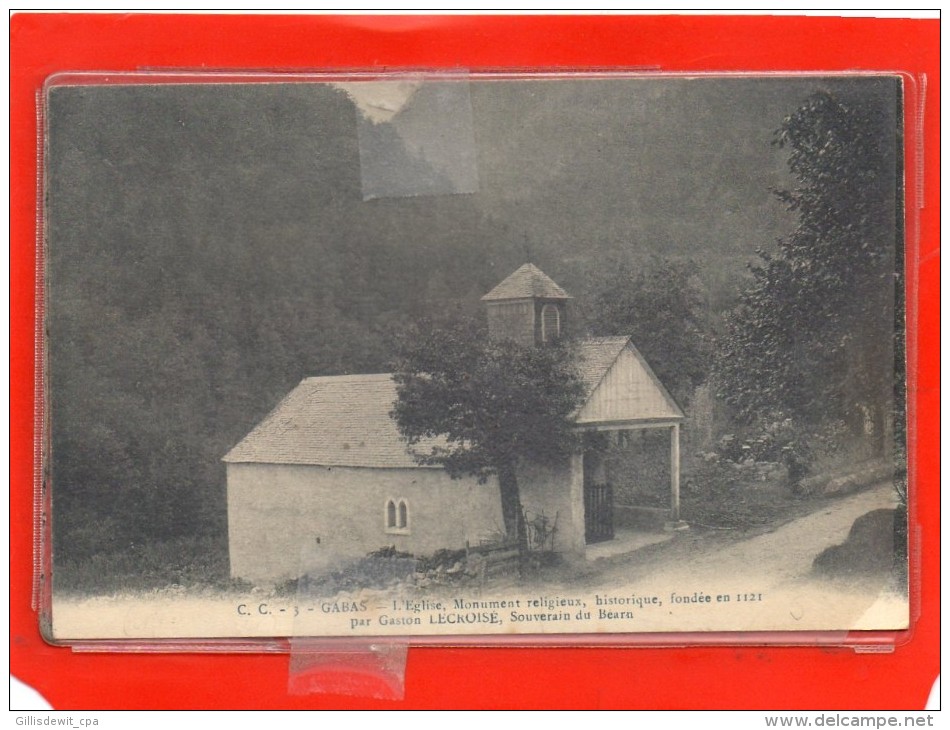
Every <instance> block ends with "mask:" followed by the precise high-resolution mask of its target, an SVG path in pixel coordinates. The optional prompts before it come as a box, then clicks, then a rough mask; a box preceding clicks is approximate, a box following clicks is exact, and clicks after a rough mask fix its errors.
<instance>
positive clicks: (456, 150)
mask: <svg viewBox="0 0 950 730" xmlns="http://www.w3.org/2000/svg"><path fill="white" fill-rule="evenodd" d="M133 81H134V83H133ZM901 109H902V86H901V80H900V78H899V77H897V76H889V75H845V76H830V77H823V76H785V77H782V76H767V77H766V76H763V77H755V76H752V77H750V76H734V77H730V76H716V77H713V76H710V77H679V76H664V75H656V76H630V75H626V76H624V75H612V76H611V75H600V76H596V75H588V76H582V75H579V76H575V77H565V76H558V77H538V76H534V77H527V76H526V77H510V76H509V77H504V78H503V77H490V76H482V77H479V76H475V77H464V78H462V77H454V78H448V77H436V76H425V75H417V76H392V77H383V78H374V79H361V78H352V77H351V78H343V77H339V78H331V77H312V78H307V79H303V78H283V79H280V78H268V77H265V78H263V79H231V80H227V82H225V81H222V80H221V79H216V78H214V77H209V78H207V79H198V80H196V79H195V78H190V79H181V80H176V79H174V78H162V79H158V80H155V81H151V80H149V79H147V78H143V77H135V78H134V79H131V78H126V79H123V78H122V77H121V76H120V77H112V78H111V79H109V80H108V81H105V80H102V79H95V78H92V77H90V78H88V79H84V78H82V77H72V78H70V77H66V78H63V79H61V80H59V81H53V82H52V83H51V84H50V85H49V87H48V89H47V93H46V124H47V135H46V154H45V179H46V198H45V206H46V207H45V216H46V239H45V254H46V261H45V264H46V281H45V286H44V294H43V296H44V300H45V337H46V340H45V347H46V351H45V355H46V372H45V385H46V392H47V393H48V399H47V403H46V406H47V413H48V419H47V420H48V434H47V439H46V441H47V443H48V449H47V453H46V455H45V456H46V459H45V469H46V475H47V479H48V482H49V484H51V490H52V502H51V514H50V515H49V521H48V524H49V525H50V532H49V534H48V535H47V538H48V539H49V540H50V543H49V544H50V546H51V556H52V557H51V559H50V560H51V564H50V569H51V574H52V593H51V599H50V600H49V602H48V604H49V606H50V609H49V612H48V615H47V616H46V617H45V620H46V623H47V625H46V626H45V631H46V633H47V635H48V636H49V637H50V638H51V639H53V640H56V641H63V642H75V641H81V640H149V639H172V638H184V639H187V638H229V637H295V636H318V637H322V636H332V637H339V636H342V637H347V636H349V637H366V636H409V637H442V638H445V639H452V638H454V637H459V636H466V635H478V636H512V635H517V636H519V637H520V639H524V637H525V636H529V635H539V634H545V635H560V636H569V635H577V634H581V635H592V634H610V635H639V634H652V633H658V632H659V633H671V632H674V633H675V632H796V631H799V632H800V631H810V632H813V631H820V632H848V631H861V630H900V629H904V628H907V627H908V625H909V611H908V588H907V577H908V565H907V548H906V545H907V508H906V505H907V479H906V468H905V458H906V457H905V440H906V428H905V422H906V411H905V406H904V402H905V398H906V389H905V369H904V326H903V322H904V305H903V301H904V297H903V291H904V285H905V284H904V278H903V255H904V242H903V230H904V226H903V214H904V208H903V190H902V180H903V174H904V173H903V160H902V138H903V137H902V135H903V130H902V113H901Z"/></svg>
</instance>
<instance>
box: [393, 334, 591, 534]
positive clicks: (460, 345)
mask: <svg viewBox="0 0 950 730" xmlns="http://www.w3.org/2000/svg"><path fill="white" fill-rule="evenodd" d="M398 353H399V354H398V356H397V360H396V362H395V363H394V378H395V381H396V386H397V393H398V400H397V401H396V403H395V405H394V407H393V410H392V413H391V415H392V417H393V419H394V420H395V421H396V424H397V426H398V427H399V430H400V432H401V433H402V435H403V436H404V437H405V438H406V440H407V441H408V443H409V445H410V448H411V449H412V451H413V454H414V456H415V458H416V460H417V461H418V462H419V463H420V464H437V465H439V466H442V467H444V468H445V469H446V471H447V472H448V473H449V475H450V476H451V477H452V478H455V479H458V478H460V477H463V476H474V477H476V478H477V479H478V480H479V481H480V482H482V483H484V482H485V481H486V480H487V479H488V478H489V477H490V476H493V475H494V476H497V478H498V484H499V488H500V496H501V507H502V516H503V518H504V522H505V531H506V533H507V535H508V537H509V539H511V540H518V541H519V542H521V541H523V540H524V537H525V536H524V533H523V525H522V520H521V516H522V507H521V497H520V493H519V489H518V477H517V468H518V464H519V462H521V461H522V460H532V461H538V462H550V461H551V460H552V459H559V458H564V456H565V455H566V454H567V453H569V451H570V449H571V448H572V446H573V445H574V440H575V438H576V435H575V433H574V432H573V430H572V429H571V425H570V416H571V414H572V413H573V412H574V411H575V409H576V408H577V407H578V406H579V404H580V400H581V397H582V394H583V386H582V384H581V381H580V379H579V377H578V375H577V373H576V371H575V369H574V365H573V362H574V360H573V351H572V348H571V346H570V344H568V343H557V344H552V345H547V346H543V347H529V346H524V345H520V344H518V343H516V342H512V341H508V340H502V341H492V340H489V339H488V337H487V336H486V332H485V330H484V327H483V326H482V325H481V324H480V323H478V322H476V321H474V320H473V319H469V318H467V317H464V316H455V317H452V318H449V319H447V320H443V321H441V322H439V321H433V320H425V321H423V322H422V323H421V324H420V325H418V326H416V327H413V328H412V329H411V331H410V332H408V333H407V335H406V336H404V337H402V338H400V341H399V343H398Z"/></svg>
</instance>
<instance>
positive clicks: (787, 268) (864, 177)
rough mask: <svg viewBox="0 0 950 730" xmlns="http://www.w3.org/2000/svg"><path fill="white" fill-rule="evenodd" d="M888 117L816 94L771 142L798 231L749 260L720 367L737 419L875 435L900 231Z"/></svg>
mask: <svg viewBox="0 0 950 730" xmlns="http://www.w3.org/2000/svg"><path fill="white" fill-rule="evenodd" d="M887 115H888V110H886V109H884V108H883V105H881V104H865V105H858V104H855V105H851V104H848V103H845V102H843V101H841V100H840V99H838V98H836V97H835V96H833V95H832V94H830V93H826V92H821V93H817V94H815V95H813V96H812V97H810V98H809V99H808V100H807V101H806V102H805V103H804V104H803V105H802V106H801V107H800V108H799V109H798V110H797V111H796V112H795V113H793V114H791V115H790V116H788V117H786V119H785V120H784V121H783V123H782V125H781V127H780V128H779V129H778V130H777V132H776V134H775V144H777V145H778V146H780V147H782V148H784V149H787V150H788V165H789V169H790V171H791V173H792V175H793V177H794V180H795V186H794V187H793V188H792V189H789V190H782V191H778V193H777V195H778V198H779V199H780V200H781V201H783V202H784V203H785V205H786V206H787V207H788V209H789V210H790V211H792V212H794V213H796V214H797V215H798V223H797V226H796V228H795V230H794V231H793V232H792V234H791V235H789V236H788V237H786V238H784V239H782V240H780V241H779V242H778V248H777V251H776V252H775V253H768V252H765V251H761V250H760V251H759V252H758V253H759V256H760V258H761V262H760V263H758V264H757V265H755V266H753V267H752V276H753V279H752V284H751V286H750V287H749V289H748V290H747V291H746V292H745V293H744V295H743V296H742V299H741V301H740V304H739V306H738V307H737V309H736V310H735V311H734V312H733V313H732V315H731V317H730V321H729V323H728V335H727V337H726V338H725V339H724V341H723V343H722V348H721V352H720V357H719V359H718V368H717V370H718V380H719V383H720V386H721V392H722V395H723V396H724V397H725V398H726V400H727V401H729V402H730V403H732V404H733V405H734V406H735V407H736V409H737V412H738V413H739V415H740V416H741V417H743V418H744V419H746V420H749V421H752V420H755V419H756V418H760V417H767V416H770V415H774V414H775V413H782V414H785V415H788V416H791V417H794V418H795V419H796V420H798V421H800V422H802V423H808V424H819V423H829V422H831V421H835V420H837V421H839V422H845V423H848V424H849V425H850V426H851V427H852V430H853V432H854V433H855V434H856V435H861V434H862V433H863V431H864V429H865V427H866V424H867V423H872V424H873V425H874V430H875V434H876V435H877V436H879V437H880V436H883V434H884V428H883V426H884V423H885V420H886V414H885V409H886V407H887V406H888V404H889V403H891V401H892V398H893V394H894V388H895V368H894V362H895V358H894V351H895V350H894V333H895V326H894V323H895V299H896V297H895V291H896V290H895V279H896V275H895V270H896V262H895V252H896V239H897V231H898V227H897V211H896V198H897V195H896V188H895V170H896V168H895V156H894V149H895V146H894V145H892V144H889V143H887V133H888V131H890V133H891V134H893V129H894V127H893V122H892V121H889V118H888V116H887ZM898 330H899V328H898ZM899 377H900V376H899V375H898V379H899Z"/></svg>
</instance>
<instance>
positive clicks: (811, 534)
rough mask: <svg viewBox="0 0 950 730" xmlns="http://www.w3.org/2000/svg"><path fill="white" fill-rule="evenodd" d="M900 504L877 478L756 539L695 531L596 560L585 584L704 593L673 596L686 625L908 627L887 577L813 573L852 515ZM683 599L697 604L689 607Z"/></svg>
mask: <svg viewBox="0 0 950 730" xmlns="http://www.w3.org/2000/svg"><path fill="white" fill-rule="evenodd" d="M896 504H897V497H896V495H895V493H894V490H893V488H892V487H891V486H890V485H889V484H881V485H878V486H876V487H872V488H870V489H867V490H865V491H862V492H860V493H858V494H854V495H850V496H847V497H843V498H840V499H835V500H833V501H831V500H829V501H828V502H827V503H826V505H824V506H823V507H822V508H821V509H818V510H816V511H815V512H813V513H811V514H808V515H806V516H803V517H799V518H796V519H794V520H792V521H790V522H788V523H786V524H784V525H781V526H780V527H777V528H775V529H772V530H769V531H766V532H762V533H760V534H755V535H753V536H751V537H749V536H747V535H743V534H741V533H736V532H732V531H729V532H725V531H723V532H710V531H696V532H693V533H692V534H688V535H682V536H677V538H676V539H674V540H673V541H672V542H670V543H666V544H664V545H659V546H656V547H655V548H653V549H647V550H645V551H644V554H643V555H642V556H640V555H639V554H638V553H634V554H632V555H628V556H618V557H616V558H611V559H608V560H603V561H599V562H600V563H602V565H598V564H596V563H595V564H594V565H593V566H592V567H591V569H590V571H589V572H588V573H587V575H585V576H584V577H583V578H582V581H581V582H582V583H583V584H584V585H585V586H588V587H590V588H591V589H595V590H597V591H598V592H607V591H610V592H612V593H621V592H622V593H624V594H630V595H656V596H659V597H660V598H661V599H662V600H664V601H667V602H669V603H672V601H673V596H674V594H675V595H676V596H677V597H680V598H685V599H691V598H693V597H696V598H698V599H699V600H700V601H702V599H703V598H704V597H707V596H708V597H709V599H710V600H709V602H708V603H699V602H698V603H691V602H688V603H683V604H677V608H678V609H679V610H680V620H679V621H678V622H677V623H678V626H679V627H680V628H681V630H682V629H695V630H708V629H714V628H715V629H718V628H722V627H723V626H724V625H725V624H728V625H730V626H734V628H738V629H742V630H770V629H772V628H774V626H775V625H777V624H783V623H787V624H789V628H795V627H797V626H800V627H801V628H803V629H818V628H822V627H824V628H828V627H830V626H834V627H839V628H842V629H844V628H848V629H854V628H881V627H883V626H885V625H888V626H894V627H897V626H902V625H903V624H904V623H905V622H906V616H907V603H906V600H904V599H903V598H902V597H900V596H898V595H896V594H894V593H893V590H892V587H891V585H890V582H889V579H888V576H880V577H879V579H873V578H872V579H865V580H863V581H853V582H850V583H846V582H843V581H840V580H839V581H834V580H828V579H823V578H820V577H817V576H815V575H814V574H813V572H812V563H813V561H814V559H815V557H816V556H817V555H818V554H820V553H821V552H822V551H823V550H825V549H826V548H828V547H831V546H832V545H838V544H841V543H843V542H844V541H845V540H846V539H847V536H848V532H849V531H850V529H851V525H852V524H853V522H854V520H855V519H857V518H858V517H860V516H862V515H864V514H866V513H868V512H870V511H872V510H876V509H882V508H891V507H894V506H895V505H896ZM572 585H575V582H574V581H572V580H564V581H561V582H559V583H555V584H553V585H549V589H551V590H560V591H569V590H571V588H572ZM720 596H722V597H728V604H727V605H723V604H722V603H720V605H718V606H717V605H716V603H717V599H718V598H719V597H720ZM684 607H685V608H687V609H688V608H691V607H695V608H696V610H694V611H692V612H690V611H686V613H685V614H684V612H683V608H684ZM700 609H702V610H700ZM726 614H729V616H728V617H727V615H726ZM648 628H650V629H653V628H654V627H653V626H652V625H650V626H649V627H648Z"/></svg>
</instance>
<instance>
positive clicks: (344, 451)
mask: <svg viewBox="0 0 950 730" xmlns="http://www.w3.org/2000/svg"><path fill="white" fill-rule="evenodd" d="M570 300H571V297H570V296H569V295H568V294H567V293H566V292H565V291H564V290H563V289H562V288H561V287H560V286H558V285H557V284H556V283H555V282H554V281H553V280H551V279H550V278H549V277H548V276H547V275H545V274H544V272H542V271H541V270H540V269H538V268H537V267H536V266H534V265H533V264H525V265H523V266H521V267H520V268H519V269H517V270H516V271H515V272H514V273H512V274H511V275H510V276H509V277H508V278H506V279H505V280H504V281H502V282H501V283H500V284H498V286H496V287H495V288H494V289H492V290H491V291H490V292H488V293H487V294H486V295H485V296H483V297H482V302H483V304H484V307H485V310H486V315H487V317H488V332H489V336H490V337H493V338H499V339H502V338H507V339H514V340H516V341H518V342H521V343H524V344H535V345H538V346H541V345H543V344H544V343H546V342H550V341H552V340H555V339H557V338H560V337H562V336H565V334H566V333H567V332H568V330H569V327H570V306H569V305H570ZM578 353H579V370H580V375H581V379H582V381H583V383H584V386H585V397H584V400H583V402H582V405H581V406H580V407H579V408H578V409H577V411H576V412H575V414H574V417H573V422H574V426H575V428H577V429H580V430H594V431H604V432H610V433H611V435H612V436H614V438H624V437H629V436H630V435H631V434H637V433H640V432H642V431H644V430H653V431H659V432H665V433H666V434H668V438H669V470H668V473H669V496H668V504H669V507H668V508H665V509H664V515H665V517H667V519H668V520H669V521H672V522H675V521H677V520H678V519H679V438H680V435H679V430H680V424H681V422H682V420H683V413H682V411H681V410H680V408H679V407H678V406H677V404H676V403H675V401H674V400H673V398H672V397H671V396H670V395H669V393H668V392H667V391H666V389H665V388H664V387H663V385H662V383H660V381H659V380H658V379H657V377H656V375H655V374H654V373H653V371H652V370H651V369H650V366H649V364H648V363H647V362H646V360H645V359H644V358H643V356H642V355H641V354H640V352H639V351H638V350H637V348H636V347H635V346H634V344H633V342H631V341H630V338H628V337H598V338H589V339H585V340H581V341H579V343H578ZM395 400H396V385H395V383H394V381H393V379H392V376H391V375H389V374H379V375H339V376H327V377H313V378H305V379H304V380H303V381H301V383H300V384H299V385H298V386H297V387H296V388H294V389H293V390H292V391H291V392H290V393H289V394H287V396H286V397H285V398H284V399H283V400H282V401H281V402H280V403H279V404H278V405H277V406H276V408H274V410H273V411H272V412H271V413H270V414H269V415H268V416H267V417H266V418H265V419H264V420H263V421H262V422H261V423H260V424H258V425H257V426H256V427H255V428H254V429H253V430H252V431H251V432H250V433H249V434H248V435H247V436H246V437H245V438H244V439H243V440H241V442H240V443H238V444H237V445H236V446H235V447H234V448H233V449H231V451H229V452H228V453H227V455H225V456H224V462H225V464H226V467H227V502H228V540H229V553H230V561H231V575H232V577H234V578H242V579H245V580H248V581H251V582H254V583H257V584H274V583H277V582H280V581H283V580H287V579H292V578H296V577H299V576H300V575H303V574H304V573H306V572H312V571H319V570H321V569H327V568H331V567H332V566H334V565H338V564H339V563H340V562H341V561H344V560H346V559H351V558H358V557H362V556H365V555H366V554H367V553H370V552H372V551H374V550H378V549H380V548H383V547H386V546H394V547H395V548H396V549H397V550H398V551H400V552H407V553H411V554H413V555H427V554H431V553H434V552H435V551H437V550H439V549H443V548H444V549H461V548H464V547H465V546H466V545H478V544H481V543H485V542H489V541H492V540H493V539H497V538H498V537H499V536H501V535H503V534H504V527H503V519H502V513H501V498H500V491H499V488H498V483H497V481H494V480H489V481H487V482H486V483H484V484H479V483H478V482H477V480H475V479H474V478H468V479H464V478H463V479H452V478H451V477H449V475H448V474H447V473H446V472H445V471H444V470H443V469H442V468H441V467H438V466H423V465H419V464H418V463H416V461H415V460H414V459H413V457H412V455H411V454H410V453H409V452H408V451H407V447H406V443H405V441H404V440H403V439H402V437H401V436H400V433H399V431H398V429H397V427H396V424H395V423H394V422H393V420H392V419H391V418H390V416H389V413H390V411H391V410H392V407H393V404H394V402H395ZM518 484H519V488H520V491H521V501H522V505H523V507H524V509H525V512H526V514H527V515H529V516H531V515H536V516H538V515H540V516H544V518H545V519H546V520H547V521H548V523H549V524H551V525H554V526H556V530H555V531H554V533H553V545H552V547H553V549H554V550H555V551H556V552H560V553H564V554H572V555H576V556H582V555H584V553H585V550H587V547H588V545H591V544H594V543H599V542H604V541H608V540H611V539H613V537H614V530H615V523H616V521H617V520H618V519H619V518H618V515H619V514H620V513H621V512H622V508H623V507H624V505H618V504H615V503H614V501H615V495H614V491H613V489H612V487H611V484H610V482H609V480H608V474H607V468H606V464H605V463H604V458H603V456H602V454H601V453H600V452H598V451H594V450H591V451H587V452H578V453H573V454H566V455H565V458H564V459H563V461H562V462H560V463H556V464H554V463H552V464H545V465H538V464H531V463H525V464H524V465H523V466H522V468H521V469H520V470H519V472H518Z"/></svg>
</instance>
